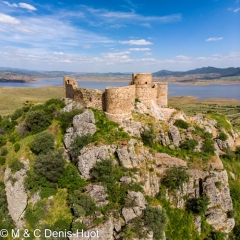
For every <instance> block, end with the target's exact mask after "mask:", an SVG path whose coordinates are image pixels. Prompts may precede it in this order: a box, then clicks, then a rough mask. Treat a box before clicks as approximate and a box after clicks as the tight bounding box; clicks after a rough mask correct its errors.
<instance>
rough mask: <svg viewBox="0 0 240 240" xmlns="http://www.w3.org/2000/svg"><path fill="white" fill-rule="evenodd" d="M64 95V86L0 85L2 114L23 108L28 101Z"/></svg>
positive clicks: (43, 100) (0, 112) (36, 101)
mask: <svg viewBox="0 0 240 240" xmlns="http://www.w3.org/2000/svg"><path fill="white" fill-rule="evenodd" d="M62 97H64V92H63V87H41V88H3V87H0V115H8V114H11V113H13V112H14V111H15V110H16V109H18V108H21V107H22V106H23V104H24V103H25V102H26V101H29V102H34V103H43V102H45V101H46V100H48V99H50V98H62Z"/></svg>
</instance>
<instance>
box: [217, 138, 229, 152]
mask: <svg viewBox="0 0 240 240" xmlns="http://www.w3.org/2000/svg"><path fill="white" fill-rule="evenodd" d="M215 141H216V143H217V146H218V147H219V149H220V150H225V149H226V148H228V147H229V145H228V141H222V140H220V139H216V140H215Z"/></svg>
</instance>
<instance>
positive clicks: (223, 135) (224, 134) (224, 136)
mask: <svg viewBox="0 0 240 240" xmlns="http://www.w3.org/2000/svg"><path fill="white" fill-rule="evenodd" d="M218 138H219V139H220V140H222V141H226V140H227V139H228V136H227V134H226V133H224V132H222V131H221V132H220V133H219V135H218Z"/></svg>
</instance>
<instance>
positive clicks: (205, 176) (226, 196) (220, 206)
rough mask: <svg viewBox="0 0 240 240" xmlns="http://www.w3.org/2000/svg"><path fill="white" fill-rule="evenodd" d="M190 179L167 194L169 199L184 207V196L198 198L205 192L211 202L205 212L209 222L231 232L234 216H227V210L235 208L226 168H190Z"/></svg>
mask: <svg viewBox="0 0 240 240" xmlns="http://www.w3.org/2000/svg"><path fill="white" fill-rule="evenodd" d="M188 172H189V174H190V181H189V183H187V184H184V186H183V188H182V189H181V190H177V191H176V192H175V193H174V194H173V195H171V194H167V199H168V200H169V201H170V202H171V203H173V204H174V205H175V206H176V207H178V208H181V209H184V207H185V204H186V202H185V200H184V196H185V195H188V196H189V198H198V197H199V196H200V195H202V194H205V195H206V196H208V197H209V199H210V203H209V205H208V210H207V212H206V213H205V215H206V219H207V222H208V223H209V224H211V225H212V226H213V228H214V229H216V230H220V231H222V232H225V233H229V232H230V231H231V230H232V229H233V227H234V225H235V221H234V219H233V218H228V217H227V212H228V211H231V210H232V209H233V206H232V199H231V197H230V190H229V185H228V176H227V172H226V171H225V170H223V171H210V172H203V171H200V170H193V169H192V170H188Z"/></svg>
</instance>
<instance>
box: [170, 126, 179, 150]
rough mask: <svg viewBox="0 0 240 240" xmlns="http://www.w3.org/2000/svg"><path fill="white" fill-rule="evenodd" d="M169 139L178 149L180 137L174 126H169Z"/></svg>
mask: <svg viewBox="0 0 240 240" xmlns="http://www.w3.org/2000/svg"><path fill="white" fill-rule="evenodd" d="M169 137H170V139H171V140H172V142H173V144H174V145H175V146H177V147H179V145H180V142H181V136H180V133H179V131H178V128H177V127H176V126H174V125H170V126H169Z"/></svg>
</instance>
